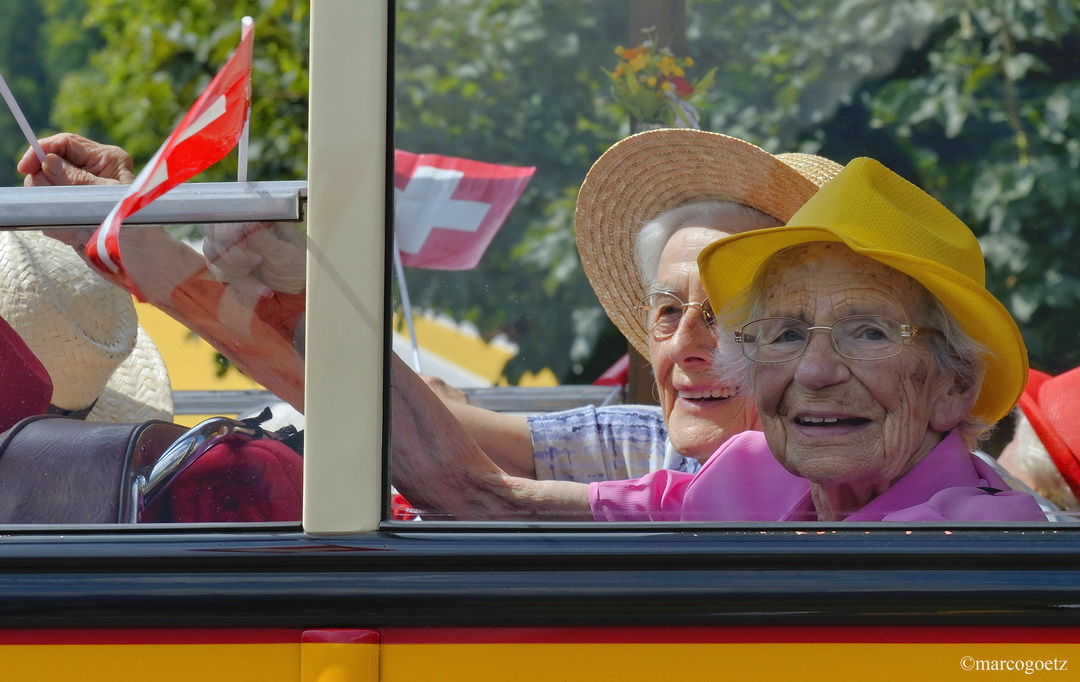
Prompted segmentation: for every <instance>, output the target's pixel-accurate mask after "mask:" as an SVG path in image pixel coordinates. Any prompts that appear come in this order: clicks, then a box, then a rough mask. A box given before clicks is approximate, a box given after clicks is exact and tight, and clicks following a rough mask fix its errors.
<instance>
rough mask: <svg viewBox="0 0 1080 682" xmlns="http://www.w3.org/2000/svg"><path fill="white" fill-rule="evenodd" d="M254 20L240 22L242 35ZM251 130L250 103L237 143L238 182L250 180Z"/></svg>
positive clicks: (246, 19)
mask: <svg viewBox="0 0 1080 682" xmlns="http://www.w3.org/2000/svg"><path fill="white" fill-rule="evenodd" d="M253 23H254V20H253V19H252V18H251V17H244V18H243V19H241V20H240V35H243V34H244V29H245V28H247V27H248V26H250V25H252V24H253ZM250 128H251V103H250V102H249V103H248V108H247V115H246V116H245V117H244V129H243V130H242V131H240V142H238V143H237V147H236V148H237V154H238V155H239V160H238V161H237V163H236V181H237V182H247V178H248V133H249V131H250Z"/></svg>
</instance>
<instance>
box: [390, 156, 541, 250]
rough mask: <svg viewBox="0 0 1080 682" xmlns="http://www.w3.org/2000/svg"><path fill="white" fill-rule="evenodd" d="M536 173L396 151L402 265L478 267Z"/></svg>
mask: <svg viewBox="0 0 1080 682" xmlns="http://www.w3.org/2000/svg"><path fill="white" fill-rule="evenodd" d="M535 171H536V168H535V167H532V166H528V167H518V166H499V165H496V164H493V163H484V162H482V161H471V160H469V159H460V158H456V157H452V156H440V155H438V154H412V153H410V152H404V151H401V150H400V149H399V150H395V152H394V197H395V218H394V222H395V229H396V232H397V242H398V248H399V249H400V250H401V262H402V263H403V264H404V265H408V266H410V267H414V268H430V269H433V270H470V269H472V268H475V267H476V264H477V263H479V262H480V257H481V256H483V255H484V251H485V250H486V249H487V247H488V244H490V243H491V240H492V239H493V238H494V237H495V233H496V232H497V231H498V230H499V228H500V227H502V224H503V221H505V220H506V216H507V215H509V213H510V210H511V209H512V208H513V207H514V204H516V203H517V200H518V198H519V197H520V196H521V193H522V192H523V191H524V190H525V185H527V184H529V179H530V178H532V176H533V172H535Z"/></svg>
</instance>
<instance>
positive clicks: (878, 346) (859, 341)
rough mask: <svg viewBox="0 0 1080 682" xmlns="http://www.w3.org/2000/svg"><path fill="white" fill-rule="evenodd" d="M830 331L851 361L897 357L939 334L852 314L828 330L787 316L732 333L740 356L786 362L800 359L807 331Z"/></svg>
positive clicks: (807, 341) (807, 339)
mask: <svg viewBox="0 0 1080 682" xmlns="http://www.w3.org/2000/svg"><path fill="white" fill-rule="evenodd" d="M818 330H820V331H829V332H830V336H831V337H832V343H833V348H835V349H836V352H837V353H839V354H840V355H842V356H844V357H845V358H848V359H850V360H884V359H885V358H891V357H893V356H894V355H898V354H899V353H900V351H902V350H903V349H904V346H905V345H906V344H907V342H908V339H911V338H914V337H917V336H932V335H934V334H940V333H941V332H940V331H938V330H937V329H933V328H931V327H913V326H912V325H910V324H901V323H900V322H897V321H896V320H894V319H892V318H891V317H882V316H880V315H852V316H851V317H845V318H842V319H839V320H837V321H836V322H834V323H833V324H832V326H830V327H822V326H816V327H811V326H808V325H807V324H806V323H805V322H802V321H800V320H794V319H791V318H790V317H763V318H761V319H760V320H754V321H753V322H747V323H746V324H744V325H743V327H742V329H740V330H739V331H737V332H735V341H736V342H737V343H741V344H742V352H743V355H744V356H746V357H747V358H748V359H750V360H753V361H754V362H787V361H788V360H794V359H796V358H798V357H801V356H802V354H803V353H804V352H805V351H806V347H807V346H808V345H809V344H810V332H814V331H818Z"/></svg>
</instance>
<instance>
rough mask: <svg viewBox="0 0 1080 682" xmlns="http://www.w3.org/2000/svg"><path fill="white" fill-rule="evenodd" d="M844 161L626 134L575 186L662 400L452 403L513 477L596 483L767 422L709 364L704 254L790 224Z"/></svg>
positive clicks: (690, 135) (595, 279)
mask: <svg viewBox="0 0 1080 682" xmlns="http://www.w3.org/2000/svg"><path fill="white" fill-rule="evenodd" d="M839 170H840V166H839V165H838V164H836V163H833V162H832V161H829V160H828V159H824V158H822V157H818V156H811V155H807V154H780V155H777V156H773V155H772V154H770V153H768V152H766V151H765V150H763V149H760V148H759V147H756V146H754V145H752V144H749V143H747V142H744V141H742V140H738V139H736V138H733V137H729V136H726V135H720V134H716V133H710V132H703V131H700V130H687V129H665V130H654V131H649V132H645V133H641V134H638V135H634V136H631V137H629V138H626V139H624V140H622V141H620V142H618V143H617V144H615V145H614V146H612V147H611V148H610V149H609V150H608V151H607V152H605V153H604V154H603V155H602V156H601V157H600V159H599V160H597V162H596V163H595V164H594V165H593V167H592V169H591V170H590V171H589V173H588V175H587V176H586V178H585V182H584V184H583V185H582V187H581V191H580V193H579V195H578V201H577V214H576V218H575V228H576V234H577V243H578V252H579V254H580V256H581V263H582V267H583V268H584V270H585V273H586V275H587V276H588V278H589V281H590V283H591V284H592V287H593V290H594V291H595V292H596V295H597V298H598V299H599V300H600V303H601V305H603V307H604V309H605V310H606V311H607V313H608V316H609V317H610V318H611V320H612V321H613V322H614V323H615V325H616V326H617V327H618V328H619V330H620V331H621V332H622V333H623V335H624V336H625V337H626V338H627V339H628V340H629V341H630V343H631V344H632V345H633V346H634V347H635V348H636V349H637V350H638V351H639V352H640V353H641V354H642V355H643V356H645V357H647V358H649V359H650V363H651V366H652V370H653V376H654V377H655V379H656V392H657V396H658V398H659V403H660V410H655V409H653V408H651V407H649V406H639V405H635V406H612V407H606V408H599V409H597V408H593V407H584V408H578V409H574V410H566V411H562V412H555V413H551V414H543V415H537V416H534V417H529V418H527V419H526V418H525V417H520V416H516V415H502V414H497V413H493V412H489V411H487V410H482V409H479V408H475V407H471V406H468V405H464V404H462V403H461V402H458V401H453V400H448V401H445V402H446V404H447V407H449V408H450V410H451V411H452V412H453V413H454V415H455V416H456V417H457V418H458V419H459V421H461V422H462V424H464V425H465V426H466V428H467V429H468V431H469V434H470V435H471V436H472V437H473V438H474V439H475V440H476V441H477V443H478V444H479V445H480V446H481V447H482V448H483V449H484V451H485V452H486V453H487V454H488V455H489V456H490V457H491V458H492V459H493V460H494V461H495V462H496V463H497V464H498V465H499V466H500V467H501V468H502V469H503V470H504V471H506V472H508V473H512V474H514V475H518V476H523V477H527V478H537V479H540V480H570V481H579V482H591V481H597V480H611V479H624V478H633V477H637V476H643V475H645V474H647V473H649V472H650V471H655V470H658V469H661V468H664V469H674V470H679V471H687V472H691V473H692V472H694V471H697V469H698V468H699V467H700V462H704V461H705V460H706V459H707V458H708V457H709V455H711V454H712V452H713V451H714V450H715V449H716V447H717V446H719V445H720V443H722V442H723V441H724V440H725V439H726V438H727V437H728V436H730V435H731V434H733V433H739V432H741V431H744V430H746V429H748V428H754V427H756V425H757V422H756V416H755V414H754V410H753V405H752V403H751V401H750V400H749V399H748V397H747V392H746V391H745V390H740V388H739V387H738V386H735V385H726V384H722V383H719V382H718V381H717V378H716V375H715V371H714V370H713V367H712V364H713V354H714V351H715V347H716V337H715V335H714V334H713V332H712V330H711V329H710V328H709V326H708V325H707V324H706V323H705V320H707V319H709V318H710V317H711V315H712V305H711V303H710V302H709V300H708V299H707V298H706V296H705V294H704V291H703V290H702V288H701V282H700V280H699V278H698V276H697V262H696V260H697V255H698V253H699V252H700V251H701V249H702V248H704V247H705V245H707V244H709V243H710V242H713V241H715V240H716V239H719V238H720V237H723V236H725V235H727V234H738V233H741V232H745V231H747V230H752V229H759V228H762V227H773V226H776V225H780V224H782V223H783V222H784V221H785V220H787V219H788V218H790V217H791V216H792V215H793V214H794V213H795V211H796V210H798V209H799V207H801V206H802V204H803V203H804V202H805V201H806V200H807V199H809V198H810V197H811V196H813V194H814V193H815V192H816V191H817V189H818V187H819V186H820V185H821V184H823V183H824V182H826V181H827V180H828V179H830V178H831V177H833V176H834V175H835V174H836V173H837V172H838V171H839ZM429 384H430V382H429Z"/></svg>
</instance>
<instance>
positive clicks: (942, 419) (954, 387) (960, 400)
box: [930, 375, 979, 433]
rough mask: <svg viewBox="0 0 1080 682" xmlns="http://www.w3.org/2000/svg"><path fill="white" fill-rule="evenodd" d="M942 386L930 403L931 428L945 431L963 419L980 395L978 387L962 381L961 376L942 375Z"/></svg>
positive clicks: (940, 378) (940, 379)
mask: <svg viewBox="0 0 1080 682" xmlns="http://www.w3.org/2000/svg"><path fill="white" fill-rule="evenodd" d="M938 382H939V385H940V388H939V389H938V390H937V391H936V394H937V395H936V396H935V397H934V398H932V400H931V404H930V428H932V429H933V430H935V431H938V432H939V433H945V432H946V431H949V430H951V429H954V428H956V426H957V425H958V424H959V423H960V422H961V421H963V419H964V417H966V416H968V415H969V414H970V413H971V408H972V407H974V406H975V400H976V399H977V398H978V397H979V392H978V387H977V386H972V385H967V384H965V383H962V382H961V380H960V377H957V376H947V375H942V376H941V377H939V378H938Z"/></svg>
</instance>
